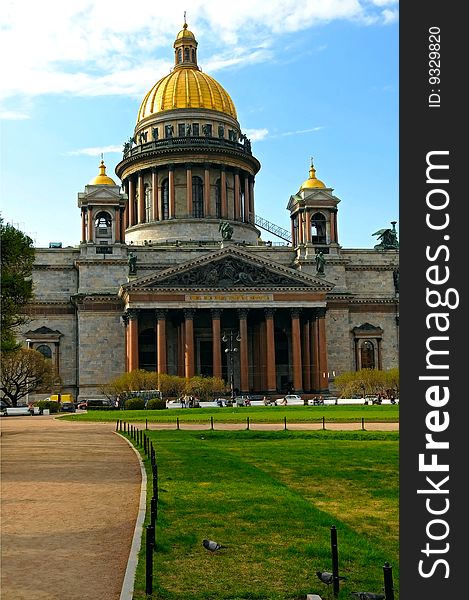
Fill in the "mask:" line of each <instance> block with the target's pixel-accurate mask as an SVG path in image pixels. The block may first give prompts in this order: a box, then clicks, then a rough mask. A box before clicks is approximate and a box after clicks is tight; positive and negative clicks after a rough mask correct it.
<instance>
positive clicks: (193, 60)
mask: <svg viewBox="0 0 469 600" xmlns="http://www.w3.org/2000/svg"><path fill="white" fill-rule="evenodd" d="M192 62H193V63H195V62H196V60H195V50H194V48H192Z"/></svg>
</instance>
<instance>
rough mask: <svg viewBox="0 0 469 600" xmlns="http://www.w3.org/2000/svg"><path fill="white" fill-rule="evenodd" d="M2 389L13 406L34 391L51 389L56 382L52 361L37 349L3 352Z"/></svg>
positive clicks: (0, 386)
mask: <svg viewBox="0 0 469 600" xmlns="http://www.w3.org/2000/svg"><path fill="white" fill-rule="evenodd" d="M1 367H2V373H1V383H0V390H1V391H2V392H3V394H4V397H5V399H6V400H8V401H9V402H11V404H12V406H16V405H17V404H18V400H21V398H24V397H25V396H27V395H28V394H31V393H33V392H41V391H49V390H50V389H51V386H52V385H53V383H54V378H55V371H54V368H53V366H52V362H51V360H50V359H48V358H44V356H43V355H42V354H41V353H40V352H38V351H37V350H28V349H26V348H20V349H19V350H15V351H13V352H2V358H1Z"/></svg>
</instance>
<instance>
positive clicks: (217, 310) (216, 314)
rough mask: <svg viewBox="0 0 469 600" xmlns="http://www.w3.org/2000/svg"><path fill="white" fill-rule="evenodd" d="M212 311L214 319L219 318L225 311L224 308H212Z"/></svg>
mask: <svg viewBox="0 0 469 600" xmlns="http://www.w3.org/2000/svg"><path fill="white" fill-rule="evenodd" d="M210 312H211V313H212V319H219V318H220V317H221V314H222V312H223V309H222V308H211V309H210Z"/></svg>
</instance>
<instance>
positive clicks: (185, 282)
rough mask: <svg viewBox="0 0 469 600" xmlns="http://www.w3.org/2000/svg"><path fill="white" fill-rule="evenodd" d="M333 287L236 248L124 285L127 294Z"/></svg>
mask: <svg viewBox="0 0 469 600" xmlns="http://www.w3.org/2000/svg"><path fill="white" fill-rule="evenodd" d="M333 287H334V286H333V285H332V284H330V283H328V282H325V281H324V280H321V279H319V278H316V277H313V276H311V275H307V274H305V273H302V272H299V271H296V270H295V269H292V268H290V267H285V266H283V265H280V264H279V263H275V262H273V261H271V260H266V259H265V258H262V257H259V256H256V254H255V253H254V252H253V253H250V252H249V251H246V250H241V249H239V248H238V247H236V246H233V247H231V246H229V247H227V248H222V249H221V250H218V251H216V252H213V253H210V254H205V255H204V256H202V257H201V258H199V259H195V260H190V261H187V262H185V263H183V264H181V265H179V266H177V267H173V268H170V269H165V270H164V271H160V272H159V273H157V274H154V275H152V276H147V277H142V278H139V279H136V280H134V281H132V282H130V283H128V284H126V285H124V286H123V288H124V289H126V290H128V291H137V290H138V291H150V290H155V289H158V290H161V289H171V290H175V289H184V290H187V289H194V290H195V289H197V290H200V289H205V290H209V289H210V290H217V289H218V290H219V289H223V290H226V289H233V290H248V289H250V290H268V289H271V290H278V289H284V290H286V289H295V290H310V291H321V292H324V293H327V292H329V291H330V290H331V289H332V288H333Z"/></svg>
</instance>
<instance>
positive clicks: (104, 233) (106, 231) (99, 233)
mask: <svg viewBox="0 0 469 600" xmlns="http://www.w3.org/2000/svg"><path fill="white" fill-rule="evenodd" d="M94 225H95V228H96V237H99V238H110V237H111V236H112V229H111V225H112V219H111V215H110V214H109V213H107V212H104V211H102V212H99V213H98V214H97V215H96V218H95V220H94Z"/></svg>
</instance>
